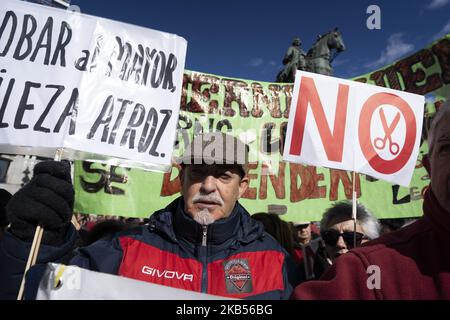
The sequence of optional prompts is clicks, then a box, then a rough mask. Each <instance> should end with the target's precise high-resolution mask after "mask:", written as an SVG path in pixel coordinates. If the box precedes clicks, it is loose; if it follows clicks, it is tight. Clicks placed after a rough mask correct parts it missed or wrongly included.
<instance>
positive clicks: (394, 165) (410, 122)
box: [358, 93, 417, 174]
mask: <svg viewBox="0 0 450 320" xmlns="http://www.w3.org/2000/svg"><path fill="white" fill-rule="evenodd" d="M383 104H387V105H390V106H393V107H396V108H397V109H398V110H399V111H400V112H401V114H402V115H403V118H404V119H405V122H406V136H405V144H404V145H403V148H402V150H401V151H400V153H399V154H398V155H397V157H395V158H394V159H392V160H385V159H383V158H381V157H380V156H379V155H378V153H377V151H376V150H375V149H374V147H373V145H372V140H371V137H370V127H371V122H372V117H373V114H374V112H375V110H376V109H377V108H378V107H379V106H381V105H383ZM416 131H417V130H416V118H415V116H414V111H413V110H412V109H411V107H410V106H409V104H408V103H407V102H406V101H405V100H403V99H402V98H400V97H399V96H396V95H395V94H390V93H376V94H374V95H372V96H371V97H370V98H369V99H367V101H366V102H365V103H364V106H363V107H362V109H361V114H360V115H359V128H358V135H359V145H360V146H361V151H362V153H363V154H364V157H365V158H366V159H367V161H368V162H369V164H370V166H371V167H372V168H373V169H374V170H376V171H378V172H380V173H383V174H392V173H395V172H398V171H400V170H401V169H402V168H403V167H404V166H405V164H406V163H407V162H408V160H409V158H410V157H411V154H412V151H413V149H414V142H415V141H416V134H417V132H416Z"/></svg>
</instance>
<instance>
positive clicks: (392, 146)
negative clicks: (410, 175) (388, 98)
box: [373, 108, 400, 156]
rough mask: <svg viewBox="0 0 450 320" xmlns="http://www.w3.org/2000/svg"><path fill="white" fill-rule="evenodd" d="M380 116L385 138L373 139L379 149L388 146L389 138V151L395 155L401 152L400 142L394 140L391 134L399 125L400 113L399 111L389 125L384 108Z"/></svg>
mask: <svg viewBox="0 0 450 320" xmlns="http://www.w3.org/2000/svg"><path fill="white" fill-rule="evenodd" d="M380 118H381V124H382V126H383V130H384V133H385V136H384V138H376V139H375V140H374V141H373V142H374V144H375V148H377V149H378V150H383V149H384V148H385V147H386V140H387V141H388V142H389V152H390V153H391V154H392V155H394V156H395V155H397V154H398V153H399V152H400V146H399V145H398V143H395V142H392V137H391V136H392V133H393V132H394V130H395V128H396V127H397V125H398V122H399V121H400V113H398V112H397V114H396V115H395V118H394V120H393V121H392V123H391V125H390V126H389V127H388V124H387V121H386V116H385V114H384V110H383V108H381V109H380Z"/></svg>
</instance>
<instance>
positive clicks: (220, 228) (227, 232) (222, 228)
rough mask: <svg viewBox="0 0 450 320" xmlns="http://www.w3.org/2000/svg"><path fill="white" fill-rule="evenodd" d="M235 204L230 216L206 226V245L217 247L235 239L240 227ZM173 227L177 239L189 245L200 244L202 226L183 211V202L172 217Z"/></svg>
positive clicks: (239, 216)
mask: <svg viewBox="0 0 450 320" xmlns="http://www.w3.org/2000/svg"><path fill="white" fill-rule="evenodd" d="M239 209H240V208H239V206H238V205H237V204H236V205H235V206H234V209H233V211H232V212H231V214H230V216H229V217H227V218H225V219H220V220H218V221H215V222H214V223H212V224H210V225H208V226H207V229H206V231H207V233H206V235H207V244H212V245H219V244H222V243H224V242H226V241H228V240H230V239H236V238H237V236H238V233H239V227H240V218H241V214H240V210H239ZM173 227H174V230H175V234H176V236H177V238H182V239H184V240H186V241H188V242H190V243H194V244H200V243H202V240H203V229H204V228H203V226H202V225H200V224H199V223H198V222H196V221H195V220H194V219H192V218H191V217H190V216H189V215H188V214H187V213H186V212H185V211H184V200H183V198H181V199H180V201H179V202H178V206H177V209H176V211H175V214H174V217H173Z"/></svg>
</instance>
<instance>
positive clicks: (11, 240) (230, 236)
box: [0, 133, 295, 299]
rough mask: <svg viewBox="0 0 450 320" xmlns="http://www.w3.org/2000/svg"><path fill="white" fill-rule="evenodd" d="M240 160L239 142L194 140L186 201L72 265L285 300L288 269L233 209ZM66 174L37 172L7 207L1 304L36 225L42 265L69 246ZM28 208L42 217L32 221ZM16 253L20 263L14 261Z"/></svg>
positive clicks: (48, 169)
mask: <svg viewBox="0 0 450 320" xmlns="http://www.w3.org/2000/svg"><path fill="white" fill-rule="evenodd" d="M246 161H247V146H246V145H244V144H243V143H242V142H240V141H239V140H238V139H236V138H233V137H230V136H228V135H225V134H222V133H210V134H201V135H198V136H197V137H196V138H194V140H193V142H192V144H191V145H189V146H188V147H187V149H186V151H185V152H184V154H183V156H182V157H181V158H180V159H178V162H179V164H180V166H181V170H180V180H181V194H182V196H180V197H179V198H177V199H176V200H174V201H173V202H172V203H170V204H169V205H168V206H167V207H166V208H164V209H162V210H159V211H157V212H155V213H154V214H153V215H152V216H151V218H150V222H149V224H148V225H146V226H142V227H138V228H136V229H132V230H129V231H126V232H122V233H119V234H117V235H116V236H115V237H114V238H113V240H112V241H97V242H96V243H94V244H92V245H90V246H88V247H84V248H79V250H78V253H77V255H76V256H75V257H74V258H72V259H71V261H70V264H75V265H78V266H81V267H83V268H87V269H90V270H94V271H100V272H105V273H111V274H118V275H121V276H125V277H129V278H133V279H137V280H142V281H147V282H151V283H156V284H162V285H167V286H171V287H175V288H180V289H186V290H191V291H197V292H203V293H208V294H213V295H219V296H225V297H234V298H252V299H287V298H289V296H290V294H291V292H292V286H293V285H295V280H294V279H289V278H290V276H291V275H292V277H294V272H295V266H293V265H292V264H291V263H293V261H292V260H290V259H289V258H288V255H287V253H286V251H284V249H282V247H281V246H280V245H279V244H278V243H277V242H276V241H275V240H274V239H273V238H272V237H270V236H268V235H267V234H266V233H265V232H264V231H263V227H262V225H261V224H260V223H258V222H256V221H254V220H252V219H251V217H250V215H249V213H248V212H247V211H246V210H245V209H244V208H243V207H242V206H241V205H240V204H239V202H238V200H239V198H240V197H241V196H242V195H243V194H244V192H245V190H246V189H247V186H248V178H247V172H246ZM69 169H70V168H69V166H68V165H67V163H64V162H59V163H58V162H44V163H40V164H38V165H37V166H36V167H35V175H34V177H33V179H32V180H31V182H30V183H29V184H28V185H27V186H26V187H24V188H23V189H22V190H20V191H19V192H18V193H17V194H16V195H15V196H14V197H13V198H12V199H11V201H10V203H9V206H8V208H7V210H8V214H9V216H10V220H11V228H10V231H9V232H8V233H7V234H6V236H5V242H4V244H5V245H0V266H1V265H3V266H5V265H8V266H9V267H8V268H6V267H0V269H3V270H0V282H1V283H2V288H1V289H0V297H3V298H5V297H6V298H15V294H17V291H18V289H19V285H20V277H21V275H20V272H21V271H22V270H23V269H24V267H25V262H26V259H27V256H26V253H27V252H28V250H26V249H25V248H29V243H30V242H31V239H32V236H33V233H34V226H35V225H36V224H41V225H42V226H43V227H44V229H45V230H46V231H44V237H43V246H42V248H41V252H40V255H39V258H38V263H46V262H49V261H54V260H56V259H58V258H60V257H61V256H63V255H64V254H66V253H67V252H68V251H69V249H70V248H72V243H73V242H74V239H76V231H75V229H74V228H73V226H72V225H70V223H67V222H68V221H70V217H71V212H70V213H69V211H68V210H71V208H72V206H73V188H72V185H71V181H70V173H69V172H70V170H69ZM49 197H53V201H54V202H58V203H57V204H55V203H52V202H51V201H49V199H48V198H49ZM29 210H32V211H33V210H34V211H39V212H34V214H33V216H34V218H31V217H30V213H29ZM41 211H42V212H41ZM44 211H45V213H44ZM49 216H51V217H49ZM36 217H41V218H36ZM57 222H60V223H59V224H58V223H57ZM46 233H47V234H46ZM13 251H15V252H21V255H20V256H19V257H18V256H17V254H15V255H14V257H15V258H14V259H13V258H11V253H12V252H13ZM11 266H14V269H13V270H11ZM291 272H292V273H291ZM291 283H292V284H291ZM3 284H6V286H4V285H3Z"/></svg>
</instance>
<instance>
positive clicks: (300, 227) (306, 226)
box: [295, 223, 309, 229]
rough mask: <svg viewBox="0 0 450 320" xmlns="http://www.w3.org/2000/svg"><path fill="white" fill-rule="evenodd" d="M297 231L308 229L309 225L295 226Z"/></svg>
mask: <svg viewBox="0 0 450 320" xmlns="http://www.w3.org/2000/svg"><path fill="white" fill-rule="evenodd" d="M295 227H296V228H297V229H306V228H308V227H309V223H306V224H298V225H296V226H295Z"/></svg>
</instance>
